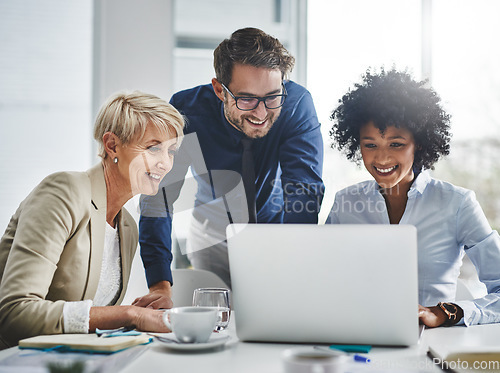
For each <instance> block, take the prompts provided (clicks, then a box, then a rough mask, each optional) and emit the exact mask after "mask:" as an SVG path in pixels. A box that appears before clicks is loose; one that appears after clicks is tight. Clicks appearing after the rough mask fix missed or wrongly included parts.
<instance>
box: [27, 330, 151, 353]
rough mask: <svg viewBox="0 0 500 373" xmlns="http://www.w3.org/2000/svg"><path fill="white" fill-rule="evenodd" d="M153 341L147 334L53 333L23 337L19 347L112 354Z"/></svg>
mask: <svg viewBox="0 0 500 373" xmlns="http://www.w3.org/2000/svg"><path fill="white" fill-rule="evenodd" d="M151 341H152V338H151V337H149V336H148V335H146V334H141V335H138V336H121V337H111V338H106V337H98V336H97V335H96V334H53V335H39V336H36V337H31V338H26V339H22V340H20V341H19V348H35V349H42V350H45V349H54V350H58V351H73V352H76V351H82V352H93V353H103V354H110V353H114V352H118V351H121V350H124V349H126V348H129V347H133V346H137V345H141V344H147V343H150V342H151Z"/></svg>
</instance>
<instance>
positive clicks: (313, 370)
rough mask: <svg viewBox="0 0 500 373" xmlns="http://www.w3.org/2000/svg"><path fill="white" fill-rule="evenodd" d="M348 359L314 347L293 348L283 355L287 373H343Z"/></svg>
mask: <svg viewBox="0 0 500 373" xmlns="http://www.w3.org/2000/svg"><path fill="white" fill-rule="evenodd" d="M345 359H346V357H345V356H343V355H341V354H335V353H334V352H330V351H321V350H318V349H314V348H312V347H302V348H291V349H288V350H285V351H284V353H283V365H284V371H285V373H341V372H343V371H344V370H343V368H344V364H345Z"/></svg>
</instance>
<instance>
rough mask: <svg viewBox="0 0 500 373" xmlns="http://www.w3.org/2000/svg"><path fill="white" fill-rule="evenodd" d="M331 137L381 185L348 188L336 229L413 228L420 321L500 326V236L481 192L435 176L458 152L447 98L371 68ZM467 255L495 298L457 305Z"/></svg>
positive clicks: (337, 210)
mask: <svg viewBox="0 0 500 373" xmlns="http://www.w3.org/2000/svg"><path fill="white" fill-rule="evenodd" d="M331 119H332V120H333V122H334V125H333V128H332V130H331V132H330V135H331V137H332V138H333V140H334V145H333V146H334V147H336V148H337V149H339V150H340V151H342V152H344V153H345V154H346V156H347V159H349V160H353V161H355V162H356V163H358V164H359V163H360V161H361V160H362V161H363V163H364V165H365V167H366V169H367V170H368V172H369V173H370V174H371V175H372V176H373V178H374V180H371V181H365V182H362V183H359V184H356V185H353V186H350V187H347V188H345V189H343V190H341V191H339V192H338V193H337V194H336V196H335V202H334V204H333V207H332V210H331V212H330V215H329V217H328V220H327V223H333V224H411V225H414V226H415V227H416V228H417V232H418V233H417V234H418V257H419V259H418V273H419V303H420V306H419V319H420V322H421V323H422V324H425V325H426V326H428V327H437V326H441V325H445V326H449V325H454V324H465V325H473V324H485V323H493V322H499V321H500V273H499V268H500V238H499V235H498V233H497V232H496V231H493V230H492V229H491V227H490V225H489V223H488V221H487V219H486V217H485V216H484V213H483V211H482V209H481V207H480V206H479V203H478V202H477V200H476V198H475V194H474V192H472V191H470V190H467V189H464V188H460V187H457V186H454V185H452V184H450V183H447V182H444V181H441V180H436V179H434V178H432V177H431V176H430V175H429V172H428V170H429V169H433V165H434V164H435V163H436V162H437V161H438V159H439V158H440V157H441V156H445V155H447V154H448V153H449V141H450V137H451V134H450V125H449V123H450V116H449V115H448V114H447V113H446V112H445V111H444V110H443V109H442V107H441V105H440V98H439V96H438V95H437V94H436V93H435V92H434V91H433V90H432V89H431V88H428V87H426V83H425V82H418V81H415V80H413V79H412V77H411V76H410V75H409V74H408V73H407V72H398V71H396V70H394V69H392V70H390V71H385V70H383V69H382V70H381V72H380V73H378V74H377V73H372V72H370V71H367V72H366V74H365V75H364V76H363V81H362V83H360V84H356V85H355V87H354V89H353V90H350V91H349V92H348V93H347V94H345V95H344V96H343V97H342V99H341V100H339V106H338V107H337V108H336V109H335V110H334V111H333V113H332V115H331ZM464 254H467V255H468V256H469V258H470V259H471V261H472V263H473V264H474V265H475V267H476V270H477V272H478V276H479V279H480V280H481V281H482V282H483V283H484V284H485V285H486V287H487V290H488V294H487V295H486V296H485V297H483V298H479V299H474V300H466V301H465V300H464V301H455V294H456V287H457V278H458V275H459V273H460V266H461V263H462V258H463V256H464Z"/></svg>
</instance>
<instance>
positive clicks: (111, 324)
mask: <svg viewBox="0 0 500 373" xmlns="http://www.w3.org/2000/svg"><path fill="white" fill-rule="evenodd" d="M163 312H165V311H160V310H154V309H151V308H143V307H136V306H106V307H91V308H90V320H89V332H91V333H92V332H94V331H95V329H96V328H99V329H116V328H121V327H122V326H133V327H134V328H136V329H137V330H140V331H143V332H156V333H169V332H170V329H169V328H167V326H166V325H165V323H164V322H163Z"/></svg>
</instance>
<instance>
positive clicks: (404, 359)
mask: <svg viewBox="0 0 500 373" xmlns="http://www.w3.org/2000/svg"><path fill="white" fill-rule="evenodd" d="M224 333H228V334H229V335H230V336H231V338H232V340H231V342H229V343H228V344H226V346H224V347H222V348H219V349H215V350H209V351H203V352H194V351H193V352H189V351H174V350H170V349H169V348H168V347H166V345H165V344H162V343H161V342H157V341H155V342H153V343H152V344H150V345H149V346H147V349H146V352H144V353H143V354H142V355H140V356H139V357H138V358H136V359H135V360H133V361H132V362H130V363H129V364H128V365H127V366H126V367H125V368H124V369H122V370H121V372H124V373H132V372H176V373H183V372H189V373H192V372H204V373H210V372H214V373H215V372H217V373H225V372H228V373H229V372H231V373H234V372H238V373H246V372H248V373H250V372H251V373H283V367H282V360H281V358H282V353H283V351H285V350H286V349H288V348H293V347H298V346H301V347H304V345H292V344H274V343H245V342H240V341H238V340H237V338H236V334H235V329H234V322H231V323H230V326H229V328H228V330H227V331H226V332H224ZM499 342H500V324H490V325H478V326H472V327H468V328H467V327H463V326H454V327H451V328H436V329H426V330H425V331H424V334H423V336H422V338H421V340H420V343H419V344H418V345H416V346H413V347H407V348H405V347H400V348H387V347H384V348H382V347H374V348H373V349H372V351H371V352H370V353H369V354H367V356H369V357H370V359H371V362H370V363H368V364H363V363H357V362H350V363H349V365H348V366H346V368H345V372H351V373H354V372H367V371H369V372H399V373H404V372H442V370H441V369H440V367H439V366H437V365H435V364H433V362H432V360H431V359H430V358H429V357H428V356H427V347H428V345H429V344H434V345H436V344H445V345H448V344H461V345H465V344H466V345H471V346H473V345H491V344H496V345H498V344H499ZM16 351H17V347H15V348H11V349H8V350H4V351H0V372H1V371H3V370H2V369H1V368H2V367H1V366H2V361H1V360H2V359H4V358H6V357H8V356H10V355H11V354H13V353H15V352H16Z"/></svg>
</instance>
